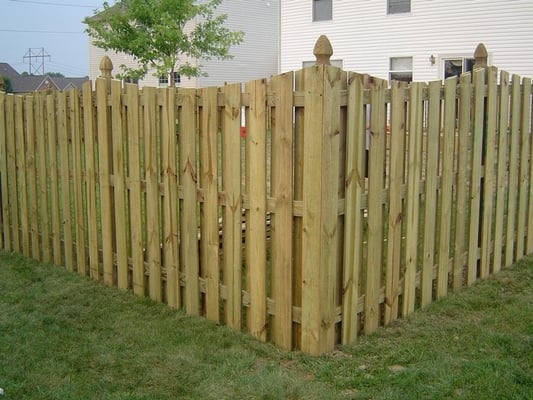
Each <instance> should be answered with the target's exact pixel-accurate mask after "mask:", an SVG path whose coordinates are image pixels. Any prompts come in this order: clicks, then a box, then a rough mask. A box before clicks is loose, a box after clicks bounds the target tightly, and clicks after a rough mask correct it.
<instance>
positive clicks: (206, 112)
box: [200, 87, 220, 323]
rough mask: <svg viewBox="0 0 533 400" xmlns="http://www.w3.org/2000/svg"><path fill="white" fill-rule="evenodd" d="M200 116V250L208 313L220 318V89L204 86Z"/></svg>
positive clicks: (208, 315) (213, 319) (208, 316)
mask: <svg viewBox="0 0 533 400" xmlns="http://www.w3.org/2000/svg"><path fill="white" fill-rule="evenodd" d="M201 95H202V108H201V117H200V186H201V188H202V190H203V193H204V202H203V204H202V219H201V221H200V223H201V225H200V235H201V236H200V238H201V242H200V247H201V250H200V254H201V262H200V264H201V265H202V272H203V278H204V279H205V280H206V293H205V309H206V310H205V313H206V314H205V316H206V318H207V319H210V320H212V321H215V322H216V323H219V322H220V288H219V285H220V262H219V246H220V244H219V226H218V175H219V172H218V158H219V157H218V141H217V136H218V128H219V126H218V107H217V95H218V90H217V88H215V87H210V88H205V89H202V90H201Z"/></svg>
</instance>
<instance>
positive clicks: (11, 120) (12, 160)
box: [5, 95, 21, 253]
mask: <svg viewBox="0 0 533 400" xmlns="http://www.w3.org/2000/svg"><path fill="white" fill-rule="evenodd" d="M5 109H6V132H7V137H6V154H7V165H9V166H11V168H9V169H8V173H7V177H8V180H9V185H8V189H9V193H8V205H9V214H10V223H11V235H12V242H13V246H12V247H11V249H12V250H13V251H16V252H18V253H20V250H21V243H20V225H19V202H18V173H17V168H13V166H15V167H16V166H17V165H18V161H17V148H16V140H15V138H16V134H15V96H13V95H10V96H7V97H6V108H5Z"/></svg>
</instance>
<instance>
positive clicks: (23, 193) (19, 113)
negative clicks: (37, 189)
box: [15, 96, 30, 257]
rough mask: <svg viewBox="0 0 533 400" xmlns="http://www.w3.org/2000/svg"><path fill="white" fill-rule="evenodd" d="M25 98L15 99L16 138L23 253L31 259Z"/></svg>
mask: <svg viewBox="0 0 533 400" xmlns="http://www.w3.org/2000/svg"><path fill="white" fill-rule="evenodd" d="M24 111H25V107H24V97H22V96H16V97H15V138H16V152H17V173H18V179H17V180H18V184H19V185H18V197H17V200H16V201H18V202H19V207H20V228H21V233H22V235H21V238H22V240H21V241H22V253H23V254H24V255H25V256H26V257H30V226H29V212H28V184H27V179H28V178H27V171H28V167H27V164H26V138H25V136H26V133H25V129H24V118H25V116H24V114H25V112H24Z"/></svg>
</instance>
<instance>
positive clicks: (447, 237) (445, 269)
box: [436, 77, 457, 298]
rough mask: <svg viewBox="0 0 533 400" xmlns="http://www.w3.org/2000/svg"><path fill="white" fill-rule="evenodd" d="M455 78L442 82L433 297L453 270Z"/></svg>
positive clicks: (439, 293) (442, 290)
mask: <svg viewBox="0 0 533 400" xmlns="http://www.w3.org/2000/svg"><path fill="white" fill-rule="evenodd" d="M456 92H457V77H451V78H448V79H446V81H445V83H444V131H443V139H442V180H441V195H440V206H439V210H440V222H439V228H440V233H439V246H438V248H439V258H438V269H437V290H436V297H437V298H442V297H444V296H446V294H447V293H448V274H449V272H450V271H451V270H452V264H451V262H450V243H451V237H452V232H451V229H452V195H453V186H454V182H453V181H454V170H453V161H454V150H455V132H456V130H455V124H456V118H457V113H456V105H457V103H456Z"/></svg>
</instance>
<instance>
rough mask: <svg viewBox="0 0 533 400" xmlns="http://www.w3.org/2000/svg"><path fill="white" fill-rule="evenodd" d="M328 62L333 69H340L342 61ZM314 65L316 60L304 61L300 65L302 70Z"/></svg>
mask: <svg viewBox="0 0 533 400" xmlns="http://www.w3.org/2000/svg"><path fill="white" fill-rule="evenodd" d="M329 62H330V63H331V65H332V66H334V67H337V68H342V60H329ZM315 64H316V60H315V61H304V62H303V63H302V67H303V68H307V67H312V66H313V65H315Z"/></svg>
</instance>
